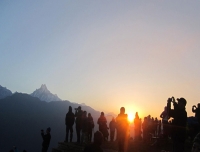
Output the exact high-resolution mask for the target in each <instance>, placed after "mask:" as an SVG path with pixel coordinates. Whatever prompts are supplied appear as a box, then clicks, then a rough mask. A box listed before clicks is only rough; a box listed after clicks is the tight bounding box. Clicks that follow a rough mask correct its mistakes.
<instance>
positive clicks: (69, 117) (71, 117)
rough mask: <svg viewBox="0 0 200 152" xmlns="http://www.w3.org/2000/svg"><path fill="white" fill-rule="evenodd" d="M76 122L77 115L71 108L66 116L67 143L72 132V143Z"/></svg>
mask: <svg viewBox="0 0 200 152" xmlns="http://www.w3.org/2000/svg"><path fill="white" fill-rule="evenodd" d="M74 120H75V115H74V113H73V112H72V107H71V106H69V111H68V113H67V114H66V116H65V125H66V136H65V142H68V136H69V132H70V142H72V139H73V125H74Z"/></svg>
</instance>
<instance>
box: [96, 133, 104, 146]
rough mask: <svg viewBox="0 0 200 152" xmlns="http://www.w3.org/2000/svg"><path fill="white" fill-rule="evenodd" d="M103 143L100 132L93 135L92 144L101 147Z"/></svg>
mask: <svg viewBox="0 0 200 152" xmlns="http://www.w3.org/2000/svg"><path fill="white" fill-rule="evenodd" d="M102 142H103V135H102V133H101V132H100V131H96V132H95V133H94V144H97V145H99V146H100V145H101V144H102Z"/></svg>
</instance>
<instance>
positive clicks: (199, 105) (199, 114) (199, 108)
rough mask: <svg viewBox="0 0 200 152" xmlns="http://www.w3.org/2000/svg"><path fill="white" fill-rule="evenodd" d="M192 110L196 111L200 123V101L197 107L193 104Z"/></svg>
mask: <svg viewBox="0 0 200 152" xmlns="http://www.w3.org/2000/svg"><path fill="white" fill-rule="evenodd" d="M192 112H194V113H195V117H196V118H197V121H198V123H199V124H200V103H198V104H197V107H196V106H195V105H194V106H192Z"/></svg>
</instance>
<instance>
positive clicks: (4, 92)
mask: <svg viewBox="0 0 200 152" xmlns="http://www.w3.org/2000/svg"><path fill="white" fill-rule="evenodd" d="M11 95H12V92H11V91H10V90H8V89H7V88H6V87H2V86H1V85H0V99H3V98H5V97H7V96H11Z"/></svg>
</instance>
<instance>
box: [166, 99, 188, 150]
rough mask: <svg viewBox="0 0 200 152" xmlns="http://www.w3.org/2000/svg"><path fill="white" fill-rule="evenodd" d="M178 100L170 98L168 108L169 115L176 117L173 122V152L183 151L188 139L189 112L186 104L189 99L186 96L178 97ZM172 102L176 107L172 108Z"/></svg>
mask: <svg viewBox="0 0 200 152" xmlns="http://www.w3.org/2000/svg"><path fill="white" fill-rule="evenodd" d="M177 101H178V103H176V101H175V99H174V97H172V98H168V100H167V109H168V114H169V117H172V118H174V120H173V122H172V127H173V128H172V140H173V152H183V151H184V145H185V139H186V124H187V112H186V110H185V106H186V104H187V101H186V100H185V99H184V98H178V99H177ZM171 102H172V103H173V105H174V109H171Z"/></svg>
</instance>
